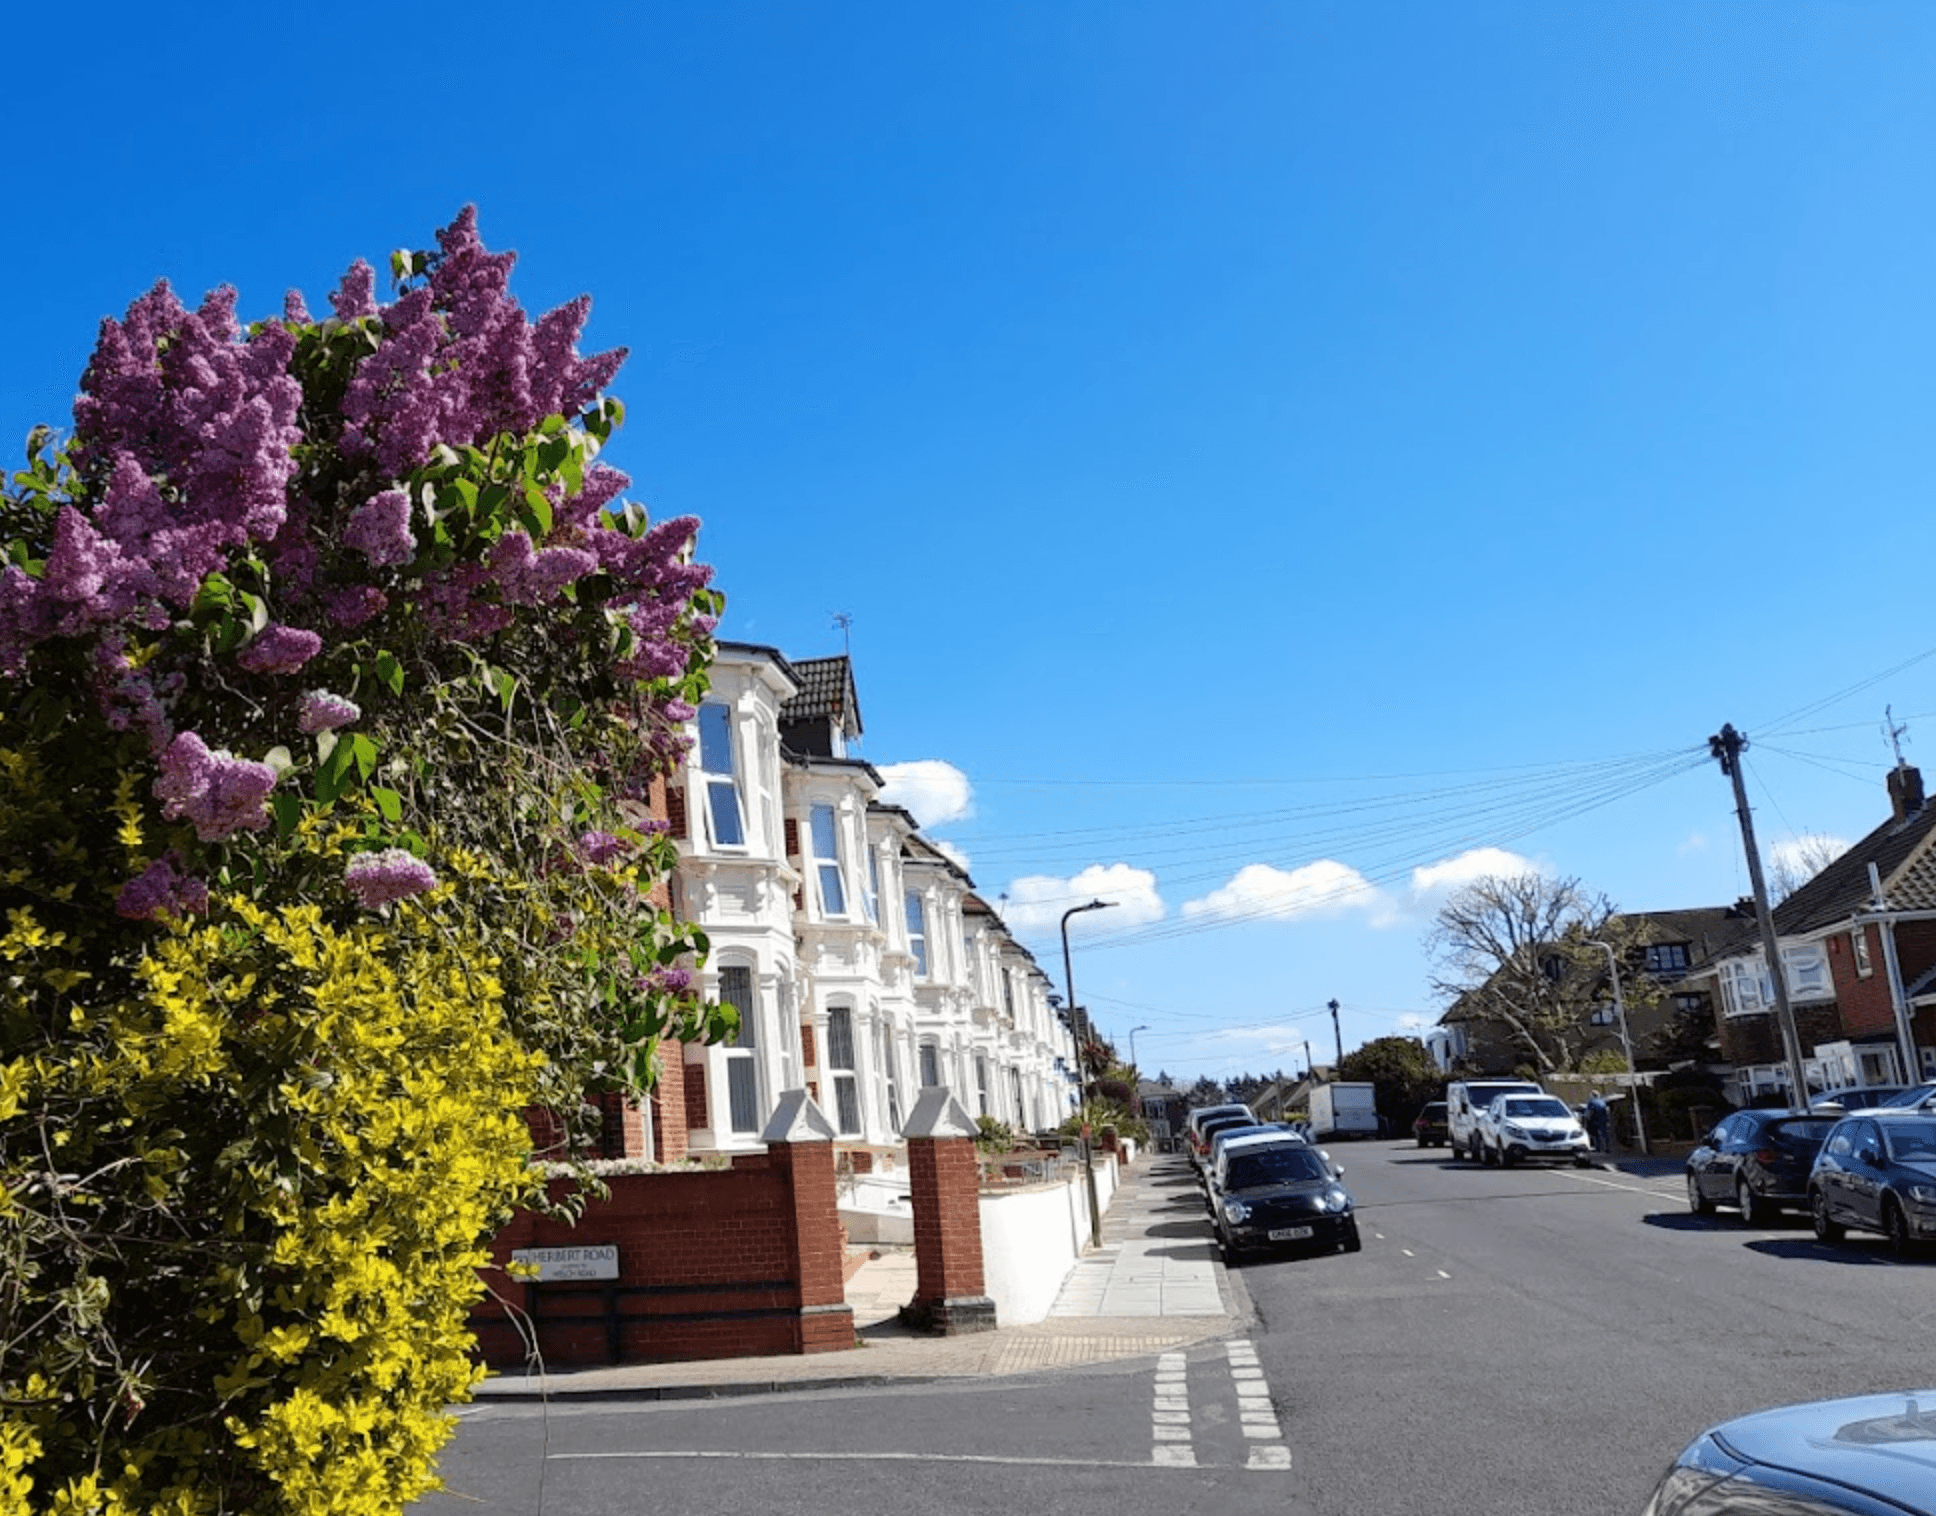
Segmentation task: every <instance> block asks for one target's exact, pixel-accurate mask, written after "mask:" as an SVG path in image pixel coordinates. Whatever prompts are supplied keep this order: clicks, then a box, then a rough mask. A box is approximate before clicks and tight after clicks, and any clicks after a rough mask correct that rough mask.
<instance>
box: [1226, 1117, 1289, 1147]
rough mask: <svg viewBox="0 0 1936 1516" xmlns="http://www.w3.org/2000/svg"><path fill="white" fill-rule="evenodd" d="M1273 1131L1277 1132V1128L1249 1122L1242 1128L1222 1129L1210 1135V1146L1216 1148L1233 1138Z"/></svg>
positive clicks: (1259, 1122) (1262, 1123) (1257, 1122)
mask: <svg viewBox="0 0 1936 1516" xmlns="http://www.w3.org/2000/svg"><path fill="white" fill-rule="evenodd" d="M1273 1130H1275V1128H1273V1127H1270V1126H1268V1125H1266V1124H1265V1123H1264V1122H1261V1121H1249V1122H1245V1123H1244V1124H1243V1125H1241V1126H1227V1127H1220V1128H1218V1129H1217V1130H1216V1131H1214V1132H1212V1133H1211V1134H1210V1146H1211V1147H1216V1146H1217V1145H1218V1144H1219V1143H1224V1142H1228V1141H1229V1140H1230V1139H1231V1138H1232V1137H1250V1136H1254V1135H1256V1134H1257V1133H1259V1132H1269V1131H1273Z"/></svg>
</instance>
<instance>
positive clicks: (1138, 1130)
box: [1056, 1100, 1150, 1147]
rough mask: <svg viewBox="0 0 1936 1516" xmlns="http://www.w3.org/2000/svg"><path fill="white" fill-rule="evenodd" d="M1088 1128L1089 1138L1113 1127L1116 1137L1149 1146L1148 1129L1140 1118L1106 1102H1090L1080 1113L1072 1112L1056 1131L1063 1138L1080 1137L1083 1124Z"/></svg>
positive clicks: (1110, 1102) (1127, 1110)
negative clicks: (1126, 1138) (1106, 1128)
mask: <svg viewBox="0 0 1936 1516" xmlns="http://www.w3.org/2000/svg"><path fill="white" fill-rule="evenodd" d="M1085 1123H1086V1124H1087V1125H1088V1127H1089V1134H1090V1136H1091V1138H1092V1139H1093V1138H1095V1137H1099V1136H1101V1135H1102V1129H1103V1128H1104V1127H1106V1126H1109V1127H1114V1128H1115V1129H1116V1131H1117V1133H1118V1135H1120V1136H1123V1137H1128V1138H1130V1139H1131V1140H1133V1141H1134V1142H1136V1143H1137V1144H1138V1145H1139V1146H1143V1147H1147V1146H1148V1145H1149V1140H1150V1137H1149V1127H1148V1125H1147V1124H1146V1123H1145V1122H1144V1121H1143V1119H1142V1117H1140V1116H1137V1115H1135V1114H1134V1113H1133V1112H1131V1111H1130V1109H1129V1108H1128V1107H1127V1106H1122V1105H1117V1104H1115V1103H1114V1102H1113V1101H1108V1100H1091V1101H1090V1102H1089V1103H1088V1104H1087V1105H1085V1106H1084V1107H1083V1108H1082V1109H1081V1110H1080V1111H1075V1112H1072V1113H1071V1114H1070V1116H1069V1119H1068V1120H1067V1121H1065V1122H1063V1123H1062V1125H1061V1126H1059V1127H1057V1128H1056V1130H1057V1131H1058V1132H1059V1133H1060V1134H1061V1135H1062V1136H1064V1137H1080V1136H1081V1135H1082V1128H1083V1126H1084V1124H1085Z"/></svg>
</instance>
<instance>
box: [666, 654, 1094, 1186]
mask: <svg viewBox="0 0 1936 1516" xmlns="http://www.w3.org/2000/svg"><path fill="white" fill-rule="evenodd" d="M826 662H827V660H820V661H818V664H819V666H818V668H817V669H816V667H815V665H813V664H803V665H801V670H802V671H806V674H807V675H809V676H814V675H817V676H818V677H822V678H824V675H825V667H824V665H825V664H826ZM841 673H842V677H843V678H845V677H846V673H845V670H844V668H843V669H842V670H841ZM801 679H802V675H801V673H799V672H797V671H796V670H795V669H794V668H793V666H792V665H790V664H789V663H788V661H787V660H786V659H785V658H784V657H783V656H782V655H781V654H780V653H779V652H778V651H777V650H775V649H771V648H760V647H755V646H752V645H748V644H740V643H725V644H721V646H720V649H719V653H718V656H717V658H716V660H715V663H714V666H713V688H712V691H711V693H710V694H709V695H708V697H707V701H706V705H705V706H703V707H702V708H701V710H700V712H699V713H698V716H697V717H696V719H695V721H694V722H693V726H692V735H693V739H694V740H693V746H692V751H691V752H690V753H689V754H688V756H687V759H686V761H685V763H684V765H683V770H682V772H681V773H680V774H678V775H675V777H674V779H673V786H674V788H675V789H678V790H679V791H680V799H681V800H682V802H683V804H682V805H675V807H674V809H675V815H678V814H681V813H682V814H683V818H684V824H683V827H681V826H679V825H678V824H676V823H675V827H674V832H675V837H676V838H677V840H678V842H679V846H680V855H681V856H680V863H679V869H678V874H677V891H676V903H677V906H678V908H679V909H680V910H682V911H683V912H684V913H685V915H686V916H687V918H688V919H690V920H692V921H693V922H695V923H696V924H698V925H699V926H700V927H702V928H703V929H704V930H705V932H706V933H707V935H708V937H709V938H710V939H711V942H712V948H713V951H712V956H711V959H710V961H709V962H708V963H707V964H706V965H705V968H704V971H703V972H704V979H703V983H704V986H705V988H706V991H707V992H708V993H709V994H711V995H714V996H722V995H723V996H725V997H727V998H733V999H735V1003H736V1004H737V1003H739V999H746V1000H749V1001H750V1002H751V1004H750V1006H742V1022H743V1025H744V1026H746V1027H750V1028H751V1030H750V1033H749V1032H745V1031H743V1032H742V1038H741V1041H742V1043H744V1044H746V1045H744V1046H736V1047H732V1048H702V1047H692V1048H688V1049H687V1050H686V1062H687V1064H688V1066H689V1067H692V1066H699V1067H702V1068H703V1069H704V1070H705V1075H704V1086H705V1097H706V1098H705V1110H704V1112H703V1120H700V1119H698V1117H699V1115H700V1113H697V1112H694V1111H692V1110H690V1109H689V1111H688V1121H689V1124H690V1125H689V1137H688V1140H689V1143H690V1146H691V1147H692V1149H693V1150H694V1151H696V1152H732V1151H748V1150H753V1149H757V1148H758V1146H759V1132H760V1130H761V1128H762V1127H763V1126H764V1125H765V1120H766V1118H767V1116H769V1115H770V1114H771V1113H772V1109H773V1106H774V1103H775V1102H776V1101H777V1099H778V1097H779V1094H780V1092H781V1091H782V1090H784V1089H789V1088H799V1087H801V1086H803V1085H804V1086H805V1087H807V1088H809V1089H811V1090H812V1091H813V1093H814V1095H815V1098H816V1100H817V1101H818V1103H819V1105H820V1108H821V1109H822V1111H824V1112H825V1113H826V1115H827V1117H828V1119H829V1120H830V1121H831V1122H833V1124H834V1126H835V1129H836V1131H837V1132H838V1134H839V1137H838V1141H839V1143H840V1145H841V1147H842V1148H844V1149H862V1148H866V1149H873V1150H877V1151H882V1152H884V1153H888V1152H891V1151H892V1150H893V1149H894V1148H896V1147H898V1145H899V1142H900V1126H901V1122H902V1120H903V1119H904V1118H905V1117H906V1115H907V1114H908V1113H909V1112H910V1111H912V1109H913V1106H914V1102H915V1099H916V1098H917V1096H918V1094H919V1092H920V1089H921V1088H922V1087H923V1086H924V1085H926V1084H930V1083H939V1084H945V1085H948V1086H949V1087H950V1088H951V1089H952V1090H953V1091H954V1093H955V1095H956V1097H957V1098H958V1099H959V1100H960V1101H961V1103H962V1105H963V1106H964V1107H966V1108H967V1109H968V1110H969V1111H970V1112H972V1113H973V1114H975V1115H982V1114H988V1115H991V1116H994V1117H996V1118H997V1119H999V1120H1002V1121H1005V1122H1007V1123H1009V1124H1010V1125H1012V1126H1014V1127H1016V1128H1017V1129H1019V1130H1022V1131H1035V1130H1040V1129H1042V1128H1046V1127H1053V1126H1055V1125H1057V1124H1059V1123H1060V1122H1061V1121H1062V1120H1063V1119H1064V1118H1065V1117H1066V1116H1067V1115H1068V1113H1069V1111H1070V1110H1071V1109H1072V1108H1073V1090H1074V1085H1073V1081H1072V1080H1071V1079H1070V1078H1069V1076H1068V1074H1067V1072H1066V1071H1067V1069H1068V1068H1069V1067H1070V1066H1071V1065H1072V1062H1073V1057H1074V1050H1073V1043H1072V1041H1071V1038H1070V1036H1069V1033H1068V1032H1067V1030H1066V1029H1065V1028H1064V1027H1063V1026H1062V1025H1061V1023H1060V1022H1059V1021H1058V1020H1057V1018H1056V1017H1055V1015H1054V1013H1053V1011H1052V1009H1051V1007H1050V1006H1049V1003H1048V991H1049V980H1048V979H1047V977H1046V976H1045V975H1044V974H1043V973H1042V971H1041V970H1040V968H1039V967H1037V965H1036V964H1035V961H1034V959H1033V958H1032V957H1031V956H1030V955H1029V953H1028V952H1027V950H1026V949H1024V948H1022V947H1021V946H1020V944H1018V943H1017V942H1016V941H1015V940H1014V939H1013V938H1012V937H1011V936H1010V935H1009V934H1008V931H1007V929H1006V928H1005V927H1004V926H1003V925H1002V923H1001V920H1000V918H999V917H998V916H997V915H996V914H995V912H994V911H993V910H992V909H991V908H990V907H989V906H988V905H987V904H986V903H985V902H983V901H982V900H981V899H980V898H979V897H978V896H976V895H975V894H974V891H973V881H972V880H971V879H970V878H969V877H968V875H967V874H966V873H964V872H963V871H962V870H961V869H960V868H959V867H958V866H956V865H955V864H954V863H953V862H952V861H951V860H949V859H948V858H947V857H946V855H944V854H943V853H942V852H941V851H940V850H939V849H938V848H936V847H935V846H934V845H933V844H932V843H931V842H929V841H928V840H927V839H926V838H924V837H923V836H922V835H921V833H920V830H919V827H918V825H917V823H916V822H915V819H914V817H913V816H911V815H910V814H909V813H908V812H906V811H904V810H901V809H899V808H897V807H893V806H884V805H881V804H880V803H879V801H878V799H877V796H878V794H879V792H880V789H881V783H882V782H881V778H880V775H879V774H878V773H877V772H876V771H875V770H874V769H873V768H872V767H871V766H870V765H869V764H867V763H866V762H865V761H863V760H860V759H857V758H852V757H849V756H847V753H846V749H845V733H846V732H847V731H848V730H855V731H857V730H858V713H857V712H853V713H851V714H850V713H849V712H848V711H847V710H846V709H845V706H844V704H843V706H842V708H841V709H840V710H839V712H838V715H837V718H836V719H835V720H834V721H833V722H832V723H831V725H830V726H822V727H820V728H817V729H814V730H813V731H812V734H811V739H810V741H809V742H808V745H811V746H814V747H817V748H819V749H822V751H819V752H816V753H809V754H800V753H793V752H789V751H787V750H786V748H785V747H784V746H783V739H782V735H781V733H782V727H783V726H785V727H786V729H787V730H789V731H792V732H794V733H795V734H796V736H799V735H801V734H802V733H803V732H805V731H806V730H807V728H806V727H805V726H803V725H792V726H788V725H787V720H788V710H789V709H790V708H788V707H787V702H788V701H789V700H792V699H794V697H795V696H796V694H797V693H798V691H799V690H800V688H801ZM803 740H804V739H803ZM736 997H737V998H736ZM749 1012H750V1014H749ZM803 1027H804V1028H805V1029H806V1032H807V1035H806V1036H804V1037H803V1035H802V1028H803Z"/></svg>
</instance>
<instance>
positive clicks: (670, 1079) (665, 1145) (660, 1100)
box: [652, 1039, 686, 1163]
mask: <svg viewBox="0 0 1936 1516" xmlns="http://www.w3.org/2000/svg"><path fill="white" fill-rule="evenodd" d="M652 1156H653V1157H654V1158H656V1159H658V1160H659V1162H661V1163H677V1162H678V1161H679V1160H680V1159H681V1158H684V1157H685V1156H686V1049H685V1044H684V1043H680V1042H673V1041H671V1040H670V1039H668V1040H666V1041H664V1042H661V1043H660V1044H659V1082H658V1083H657V1084H655V1085H653V1087H652Z"/></svg>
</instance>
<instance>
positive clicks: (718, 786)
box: [706, 779, 746, 847]
mask: <svg viewBox="0 0 1936 1516" xmlns="http://www.w3.org/2000/svg"><path fill="white" fill-rule="evenodd" d="M706 798H707V800H708V801H709V802H710V803H711V805H712V817H713V843H714V845H715V846H718V847H744V846H745V845H746V829H745V828H744V827H743V826H741V825H740V817H739V786H738V785H736V784H734V783H733V781H732V780H730V779H711V780H708V781H707V783H706Z"/></svg>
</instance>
